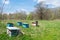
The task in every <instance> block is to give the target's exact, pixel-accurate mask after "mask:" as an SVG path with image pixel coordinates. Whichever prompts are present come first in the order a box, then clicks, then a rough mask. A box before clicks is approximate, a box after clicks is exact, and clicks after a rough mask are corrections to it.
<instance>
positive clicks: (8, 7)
mask: <svg viewBox="0 0 60 40" xmlns="http://www.w3.org/2000/svg"><path fill="white" fill-rule="evenodd" d="M41 1H44V2H45V3H46V4H48V5H49V7H50V8H54V7H60V0H6V1H5V0H0V7H2V4H3V3H4V2H5V6H4V12H8V13H9V12H15V11H16V10H18V11H20V10H25V11H28V12H30V11H32V10H34V6H35V5H36V4H37V3H39V2H41ZM52 5H53V6H52Z"/></svg>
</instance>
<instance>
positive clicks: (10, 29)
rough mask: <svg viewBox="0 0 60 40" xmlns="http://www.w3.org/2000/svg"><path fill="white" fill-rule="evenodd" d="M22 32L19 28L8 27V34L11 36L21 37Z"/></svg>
mask: <svg viewBox="0 0 60 40" xmlns="http://www.w3.org/2000/svg"><path fill="white" fill-rule="evenodd" d="M19 33H20V30H19V28H17V27H7V34H8V35H9V36H17V35H19Z"/></svg>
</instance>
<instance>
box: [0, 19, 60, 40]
mask: <svg viewBox="0 0 60 40" xmlns="http://www.w3.org/2000/svg"><path fill="white" fill-rule="evenodd" d="M18 21H22V22H23V23H29V28H23V27H22V26H17V22H18ZM8 22H13V23H14V26H16V27H18V28H20V30H21V31H22V32H23V33H24V35H18V36H17V37H9V36H8V35H7V34H6V23H8ZM31 22H32V20H4V21H1V22H0V40H60V20H48V21H47V20H38V22H39V27H38V26H37V27H35V26H32V25H31Z"/></svg>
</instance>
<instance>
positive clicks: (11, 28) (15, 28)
mask: <svg viewBox="0 0 60 40" xmlns="http://www.w3.org/2000/svg"><path fill="white" fill-rule="evenodd" d="M7 29H9V30H19V28H17V27H7Z"/></svg>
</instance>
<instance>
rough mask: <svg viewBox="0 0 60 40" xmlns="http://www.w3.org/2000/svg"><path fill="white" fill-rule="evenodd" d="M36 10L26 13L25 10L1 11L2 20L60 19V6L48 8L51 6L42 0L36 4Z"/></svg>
mask: <svg viewBox="0 0 60 40" xmlns="http://www.w3.org/2000/svg"><path fill="white" fill-rule="evenodd" d="M34 7H35V10H34V11H32V12H30V13H28V14H27V13H26V12H25V11H20V12H15V13H13V14H11V13H9V15H8V14H1V13H0V19H2V20H8V19H9V20H10V19H15V20H19V19H20V20H54V19H60V7H57V8H48V7H49V6H48V5H46V4H44V2H40V3H38V4H36V5H35V6H34Z"/></svg>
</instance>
